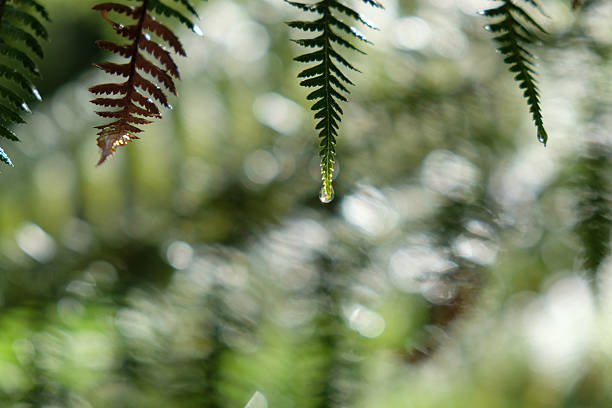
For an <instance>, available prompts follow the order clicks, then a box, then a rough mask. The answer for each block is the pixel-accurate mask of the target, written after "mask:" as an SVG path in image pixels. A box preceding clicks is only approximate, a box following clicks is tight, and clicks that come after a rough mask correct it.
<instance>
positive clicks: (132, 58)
mask: <svg viewBox="0 0 612 408" xmlns="http://www.w3.org/2000/svg"><path fill="white" fill-rule="evenodd" d="M175 2H178V3H180V4H182V5H183V6H184V7H185V8H186V9H187V10H188V11H189V13H190V14H192V15H194V16H196V17H197V13H196V11H195V9H194V8H193V6H192V5H191V4H190V3H189V2H188V1H187V0H175ZM139 3H140V5H139V6H128V5H125V4H121V3H101V4H98V5H96V6H94V7H93V9H94V10H97V11H99V12H100V13H101V15H102V17H103V18H104V19H105V20H107V21H108V22H109V23H110V24H111V26H112V27H113V29H114V30H115V32H116V33H117V34H119V35H121V36H122V37H126V38H127V39H128V40H130V42H129V43H128V44H124V45H119V44H116V43H114V42H112V41H104V40H101V41H98V42H97V44H98V46H99V47H100V48H103V49H105V50H107V51H110V52H112V53H115V54H118V55H120V56H122V57H124V58H128V59H129V61H128V62H127V63H124V64H119V63H114V62H101V63H97V64H94V65H95V66H96V67H98V68H100V69H101V70H103V71H105V72H107V73H109V74H113V75H119V76H121V77H124V78H127V79H126V80H125V82H122V83H105V84H100V85H96V86H92V87H91V88H89V91H90V92H92V93H93V94H95V95H100V97H97V98H95V99H93V100H92V101H91V102H92V103H94V104H96V105H99V106H103V107H106V108H117V109H116V110H105V111H98V112H96V113H97V114H98V115H99V116H101V117H103V118H109V119H112V121H111V122H110V123H107V124H104V125H100V126H96V129H99V132H98V138H97V142H98V147H100V149H101V150H102V153H101V157H100V160H99V161H98V164H101V163H102V162H104V161H105V160H106V158H107V157H108V156H110V155H111V154H112V153H113V152H114V151H115V150H116V149H117V147H119V146H123V145H125V144H127V143H128V142H129V141H131V140H134V139H138V137H137V136H136V135H135V134H136V133H140V132H142V130H141V129H140V128H139V127H138V126H139V125H145V124H148V123H151V122H152V121H151V120H150V119H152V118H160V117H161V113H160V110H159V108H158V106H157V103H159V104H161V105H163V106H165V107H167V108H171V106H170V104H169V102H168V98H167V96H166V93H165V92H164V90H162V88H160V87H159V86H158V85H157V84H155V83H153V82H152V80H150V79H149V78H148V77H147V76H143V74H147V75H148V76H149V77H152V78H153V79H155V80H156V81H157V82H158V83H160V84H161V85H163V87H164V88H165V89H166V90H167V91H169V92H170V93H172V94H173V95H177V90H176V86H175V84H174V81H175V80H176V79H179V78H180V76H179V72H178V69H177V66H176V64H175V63H174V60H173V59H172V56H171V54H170V52H168V51H167V50H166V49H165V48H164V47H163V46H162V45H160V44H158V43H157V42H156V41H154V40H153V39H152V37H151V34H155V35H156V36H157V37H159V38H161V39H162V40H163V41H165V42H166V43H167V44H168V46H169V47H170V48H171V49H172V50H173V51H174V52H175V53H177V54H179V55H181V56H185V55H186V54H185V50H184V49H183V46H182V44H181V42H180V40H179V39H178V37H177V36H176V35H175V34H174V33H173V31H172V30H171V29H170V28H168V27H167V26H165V25H164V24H162V23H161V22H159V21H157V20H156V19H155V18H154V16H153V15H152V14H151V13H152V12H154V13H156V14H161V15H164V16H168V17H173V18H176V19H177V20H179V21H180V22H181V23H183V24H185V25H186V26H187V27H189V28H190V29H191V30H193V31H194V32H196V33H197V34H201V30H200V29H199V28H198V27H197V26H196V25H195V24H193V22H191V20H189V19H188V18H187V17H185V16H184V15H183V14H181V12H179V11H177V10H175V9H174V8H172V7H169V6H167V5H165V4H164V3H163V2H162V1H161V0H140V1H139ZM110 12H114V13H118V14H123V15H125V16H127V17H129V18H131V19H133V20H135V24H132V25H123V24H119V23H117V22H115V21H113V20H111V19H110V18H109V17H108V14H109V13H110ZM147 54H148V55H149V56H151V57H153V58H152V59H153V61H151V60H149V59H148V58H147V57H146V55H147ZM146 94H147V95H148V96H147V95H146ZM112 95H119V97H109V96H112Z"/></svg>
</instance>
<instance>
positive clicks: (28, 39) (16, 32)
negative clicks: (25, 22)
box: [0, 21, 43, 58]
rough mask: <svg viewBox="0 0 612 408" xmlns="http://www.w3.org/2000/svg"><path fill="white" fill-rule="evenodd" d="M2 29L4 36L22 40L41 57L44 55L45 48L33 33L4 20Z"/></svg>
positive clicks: (1, 25)
mask: <svg viewBox="0 0 612 408" xmlns="http://www.w3.org/2000/svg"><path fill="white" fill-rule="evenodd" d="M0 31H1V33H2V35H3V38H6V37H9V38H12V39H14V40H17V41H22V42H24V43H25V45H27V46H28V48H29V49H30V50H32V51H33V52H34V54H36V55H38V56H39V57H40V58H42V57H43V50H42V47H41V46H40V44H39V43H38V41H37V40H36V38H34V37H33V36H32V34H30V33H28V32H27V31H24V30H22V29H21V28H17V27H15V26H13V25H10V24H7V23H6V22H4V21H3V22H2V23H1V24H0Z"/></svg>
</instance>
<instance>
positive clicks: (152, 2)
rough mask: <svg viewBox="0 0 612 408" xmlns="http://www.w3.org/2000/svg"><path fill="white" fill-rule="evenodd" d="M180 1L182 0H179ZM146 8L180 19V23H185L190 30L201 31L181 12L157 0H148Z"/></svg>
mask: <svg viewBox="0 0 612 408" xmlns="http://www.w3.org/2000/svg"><path fill="white" fill-rule="evenodd" d="M181 3H183V2H182V1H181ZM147 8H148V9H149V10H152V11H155V12H156V13H157V14H161V15H163V16H166V17H171V18H176V19H177V20H178V21H180V22H181V23H182V24H184V25H186V26H187V27H188V28H189V29H190V30H193V31H195V32H196V33H199V32H200V31H201V30H200V28H199V27H198V26H196V25H195V24H194V23H193V22H192V21H191V20H189V19H188V18H187V17H185V16H184V15H183V14H182V13H180V12H179V11H177V10H175V9H173V8H172V7H169V6H166V5H165V4H164V3H162V2H161V1H159V0H149V3H148V6H147ZM194 11H195V10H194Z"/></svg>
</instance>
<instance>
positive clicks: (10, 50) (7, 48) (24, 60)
mask: <svg viewBox="0 0 612 408" xmlns="http://www.w3.org/2000/svg"><path fill="white" fill-rule="evenodd" d="M0 55H5V56H7V57H9V58H13V59H15V60H17V61H18V62H20V63H21V65H22V66H23V67H24V68H25V69H27V70H28V71H29V72H30V74H32V75H34V76H36V77H40V73H39V72H38V68H37V67H36V64H35V63H34V61H32V59H31V58H30V57H29V56H28V55H27V54H26V53H25V52H23V51H20V50H18V49H17V48H15V47H13V46H11V45H8V44H6V43H0Z"/></svg>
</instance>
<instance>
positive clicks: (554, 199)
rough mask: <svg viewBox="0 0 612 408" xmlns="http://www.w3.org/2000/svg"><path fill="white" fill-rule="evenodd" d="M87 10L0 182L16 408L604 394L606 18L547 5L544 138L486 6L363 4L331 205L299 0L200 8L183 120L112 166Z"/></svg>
mask: <svg viewBox="0 0 612 408" xmlns="http://www.w3.org/2000/svg"><path fill="white" fill-rule="evenodd" d="M85 3H87V2H82V1H77V0H61V1H60V0H54V1H49V2H48V7H49V12H50V14H51V16H52V18H53V20H54V23H53V24H52V25H51V26H50V27H49V28H50V33H51V37H52V41H51V42H50V43H49V45H48V49H47V50H46V54H47V55H48V58H47V59H46V60H45V61H44V62H43V65H42V74H43V76H44V77H45V78H47V80H46V82H43V83H42V84H40V88H41V89H42V90H44V94H43V97H44V98H45V100H46V101H45V103H43V104H41V105H40V106H39V107H38V109H37V110H36V111H35V112H34V115H33V116H32V117H31V118H30V120H29V121H28V124H27V125H21V126H19V127H18V128H17V129H16V131H17V132H18V134H19V135H20V137H21V140H22V142H21V143H19V144H12V145H11V146H8V147H7V152H8V153H9V154H10V155H11V157H12V158H13V161H14V163H15V164H16V167H14V168H8V167H4V168H2V169H1V170H0V171H1V174H0V188H1V189H2V195H0V249H1V250H0V272H1V273H0V304H1V313H0V407H11V408H26V407H68V408H90V407H95V408H105V407H109V408H110V407H112V408H121V407H126V408H136V407H147V408H156V407H159V408H161V407H164V408H168V407H172V408H174V407H176V408H196V407H197V408H206V407H222V408H225V407H243V406H245V404H246V403H247V401H249V399H250V398H251V396H252V395H253V394H254V393H255V391H259V392H260V393H261V394H262V395H263V396H264V397H265V400H267V405H268V406H269V407H283V408H289V407H296V408H309V407H320V408H323V407H357V408H360V407H364V408H365V407H368V408H371V407H381V408H382V407H384V408H396V407H397V408H400V407H401V408H404V407H415V408H429V407H457V408H463V407H465V408H468V407H469V408H475V407H482V408H517V407H525V408H533V407H555V408H556V407H568V408H569V407H572V408H579V407H584V408H586V407H589V408H592V407H602V408H603V407H609V406H610V405H611V404H612V388H611V387H610V384H612V374H611V373H612V370H611V369H610V368H611V367H612V362H611V357H612V354H611V353H610V350H612V335H611V332H610V329H609V328H610V327H612V322H611V321H610V319H611V318H610V316H612V314H611V313H610V311H611V310H612V301H611V300H610V299H612V297H611V295H612V263H610V258H609V240H610V236H609V235H610V171H609V149H610V145H611V140H610V133H609V131H608V129H609V128H610V120H609V118H610V117H612V116H610V112H609V110H610V107H611V106H612V89H611V86H610V75H609V73H610V70H611V68H612V64H611V62H610V59H609V57H610V54H609V50H610V49H612V48H610V47H611V46H612V33H611V32H610V31H609V29H608V26H609V23H608V21H609V18H608V16H609V15H610V14H612V7H611V5H610V4H609V3H608V2H596V1H591V2H585V6H584V9H583V10H582V11H581V12H580V13H579V14H576V13H575V12H573V11H572V10H571V9H570V4H569V2H567V1H556V0H549V1H548V2H544V3H543V7H544V9H545V10H546V12H547V14H548V15H550V20H549V21H547V22H546V25H547V27H545V28H547V30H548V31H549V32H550V33H551V36H550V39H549V40H547V42H546V43H544V44H542V45H541V46H540V47H538V48H537V49H536V50H537V54H538V55H540V59H539V60H538V70H539V74H540V75H539V76H540V84H539V87H540V89H541V91H542V94H543V99H542V107H543V114H544V116H545V117H546V118H547V128H548V129H547V130H548V134H549V136H550V139H549V144H548V147H546V149H544V148H543V147H542V145H541V144H539V143H538V142H537V141H536V139H535V137H534V136H535V135H534V130H533V128H532V125H531V124H530V123H529V116H528V112H527V108H526V107H525V106H524V104H523V101H522V100H521V94H520V92H519V91H518V90H517V89H515V88H516V87H515V84H514V83H513V80H512V76H511V75H510V74H508V73H507V72H506V71H505V67H504V66H503V61H502V58H501V57H500V56H499V55H496V53H495V52H494V47H495V46H494V44H493V43H492V42H491V35H490V33H487V32H486V31H484V30H482V25H484V24H486V23H487V21H484V20H486V19H483V18H482V17H480V16H477V15H476V13H475V12H476V11H477V10H478V9H479V8H481V7H483V6H486V3H485V4H481V3H480V2H479V1H452V0H436V1H425V0H422V1H416V0H414V1H401V2H393V1H385V7H386V10H385V11H372V10H370V9H368V10H367V11H366V14H367V15H368V16H369V17H370V19H371V20H372V21H373V22H375V23H376V24H377V26H379V27H380V28H381V31H380V32H376V33H374V34H373V35H372V36H371V38H370V39H371V40H372V41H373V42H374V44H375V45H374V46H372V47H369V50H368V53H369V55H367V56H359V55H354V56H353V57H352V58H353V60H354V61H355V63H356V65H357V66H359V67H360V69H361V70H362V71H363V73H362V74H358V75H354V82H355V83H356V85H357V86H356V87H355V89H354V91H353V92H352V94H351V102H350V103H348V104H344V105H342V107H343V110H344V119H343V124H342V128H341V131H340V134H339V136H338V157H339V158H340V161H339V166H338V169H337V171H336V174H337V178H336V180H335V182H334V183H335V189H336V198H335V200H334V201H333V202H332V203H331V204H329V205H321V204H320V203H319V201H318V191H319V188H320V178H319V177H320V176H319V163H318V157H317V153H318V152H317V143H316V134H315V133H314V132H313V130H312V129H313V120H312V115H311V113H310V112H309V111H308V109H309V108H308V105H307V104H306V101H305V95H306V93H307V91H306V90H304V89H303V88H300V87H299V85H298V83H297V81H296V79H295V77H296V73H297V72H298V70H299V69H300V67H298V66H297V65H296V64H294V63H293V62H292V58H293V57H294V56H296V55H298V53H299V52H301V51H300V50H299V48H298V47H297V46H295V45H293V44H291V43H290V42H289V41H288V38H289V37H290V35H289V29H288V27H287V26H285V25H283V24H282V22H283V21H290V20H293V19H295V18H296V14H295V13H297V12H299V11H296V10H293V8H292V7H290V6H288V5H285V4H283V2H281V1H278V0H264V1H262V0H258V1H255V0H245V1H242V2H234V1H230V0H211V1H209V2H207V3H205V4H202V6H201V8H200V10H199V14H200V17H201V21H200V26H201V27H202V29H203V31H204V37H202V38H197V37H195V36H193V35H191V33H188V32H187V31H186V30H185V32H183V33H182V34H183V35H182V36H181V37H182V38H183V40H184V42H185V47H186V50H187V53H188V58H187V59H185V60H183V61H181V66H180V67H179V68H180V70H181V73H182V77H183V79H182V81H181V83H180V89H179V93H180V96H179V98H177V99H176V100H175V101H173V102H174V103H173V105H174V109H173V110H172V111H168V112H166V113H165V115H164V116H165V117H164V119H163V120H161V121H158V122H157V123H155V124H153V125H150V126H148V129H147V131H146V133H145V134H144V135H143V137H142V140H140V141H138V142H135V143H132V144H130V145H128V146H126V147H124V148H122V149H121V150H120V151H119V152H117V154H115V155H114V157H113V158H112V159H111V160H109V161H108V162H107V163H105V164H104V165H103V166H100V167H95V163H96V156H97V154H98V153H97V151H96V146H95V131H94V129H93V128H92V126H93V125H95V124H96V122H97V119H96V117H95V115H94V114H93V110H94V107H93V106H90V104H89V103H88V100H89V99H91V96H90V95H89V94H88V92H87V88H88V87H89V86H91V85H92V84H94V83H98V82H100V80H101V79H102V78H103V74H102V73H98V72H95V70H94V69H93V68H89V67H88V66H89V63H90V62H93V61H95V60H100V58H103V56H101V55H100V54H99V53H98V51H97V50H95V49H94V48H93V42H92V41H91V40H93V39H97V38H102V37H104V36H106V35H108V32H106V31H105V30H106V29H105V28H104V27H103V25H102V22H101V21H99V20H101V19H99V17H98V15H97V13H95V12H92V11H89V5H90V4H85ZM92 4H93V3H92ZM177 30H181V29H180V28H177ZM259 401H260V403H261V401H262V400H261V398H260V399H259Z"/></svg>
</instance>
